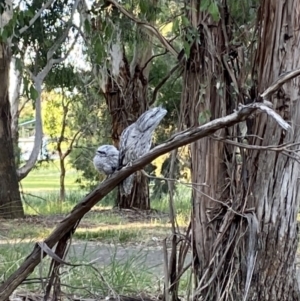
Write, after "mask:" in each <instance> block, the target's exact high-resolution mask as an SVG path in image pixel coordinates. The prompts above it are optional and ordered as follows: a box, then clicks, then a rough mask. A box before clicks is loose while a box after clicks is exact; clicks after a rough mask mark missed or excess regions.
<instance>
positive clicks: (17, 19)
mask: <svg viewBox="0 0 300 301" xmlns="http://www.w3.org/2000/svg"><path fill="white" fill-rule="evenodd" d="M54 2H55V1H54V0H48V1H47V2H46V3H43V2H42V1H39V0H36V1H33V2H32V3H30V5H29V4H28V3H26V5H25V8H24V9H21V8H20V6H16V7H15V8H14V9H13V8H12V6H11V5H10V6H7V5H5V4H6V2H1V11H0V13H1V15H5V14H7V11H8V9H9V11H10V17H9V18H7V16H5V18H6V21H5V22H1V43H4V44H6V46H5V48H3V51H4V49H6V50H5V52H6V53H5V56H4V55H3V58H4V57H5V62H6V67H5V68H3V79H4V78H6V77H7V76H8V74H9V73H8V72H9V71H8V70H9V65H10V61H11V59H10V57H11V54H14V55H16V67H17V69H18V70H21V69H22V66H25V65H26V63H24V62H22V61H21V59H20V57H21V58H22V59H24V60H25V59H29V60H30V59H33V61H34V63H32V65H31V67H30V66H28V65H27V66H25V70H26V72H27V75H29V78H30V79H31V80H32V83H33V84H32V83H30V81H29V80H28V77H24V82H23V85H24V88H25V92H27V95H28V97H30V98H31V99H33V101H34V106H35V108H36V110H35V119H36V120H35V142H34V148H33V150H32V153H31V155H30V157H29V160H28V161H27V162H26V163H25V165H24V166H21V167H20V168H19V169H18V170H17V180H21V179H23V178H24V177H25V176H26V175H27V174H28V173H29V172H30V170H31V169H32V168H33V167H34V165H35V163H36V160H37V158H38V154H39V152H40V148H41V144H42V138H43V130H42V120H41V99H40V96H41V91H42V83H43V81H44V79H45V77H46V76H47V74H48V73H49V71H50V70H51V68H52V67H53V65H55V64H59V63H61V62H63V61H64V59H65V58H66V57H67V56H68V54H69V52H70V50H71V49H72V45H71V47H70V48H69V49H66V48H63V46H62V43H63V42H64V41H65V40H66V38H67V37H68V35H69V30H70V28H71V27H72V25H73V16H74V13H75V11H76V8H77V5H78V2H79V0H77V1H75V3H73V2H70V3H60V2H57V1H56V2H55V3H54ZM7 3H8V4H11V3H10V1H9V2H7ZM53 3H54V5H53V7H51V9H48V7H50V5H51V4H53ZM19 5H21V4H20V3H19ZM8 7H9V8H8ZM58 12H60V17H58V16H57V13H58ZM51 13H52V15H51ZM55 14H56V15H55ZM66 14H67V15H70V17H69V19H68V21H67V22H65V21H64V20H63V19H64V16H65V15H66ZM51 16H52V17H53V16H54V17H53V19H51ZM35 22H39V24H38V26H36V25H35ZM42 28H43V29H46V28H47V30H48V31H47V30H44V31H43V33H45V34H47V40H46V41H47V42H46V43H44V44H43V46H41V44H40V43H39V42H40V41H39V39H40V38H42V39H44V38H45V37H44V36H43V35H41V29H42ZM55 29H59V32H55ZM53 30H54V32H53ZM29 31H30V32H29ZM50 40H55V42H54V43H52V42H51V44H49V41H50ZM75 40H76V39H75ZM43 41H44V42H45V40H43ZM47 43H48V45H45V44H47ZM4 44H3V45H4ZM32 50H37V51H36V53H35V55H33V52H30V51H32ZM26 54H27V55H26ZM29 65H30V64H29ZM3 66H4V65H3ZM3 82H6V83H7V82H8V80H5V81H3ZM18 86H19V85H17V87H18ZM3 91H4V92H5V91H8V90H7V88H5V89H4V90H3ZM18 94H19V93H18V91H17V93H16V95H12V98H11V100H12V104H13V108H12V112H13V114H14V120H13V123H12V120H11V112H10V113H9V114H8V115H7V117H6V118H8V119H7V121H8V122H7V123H6V124H7V125H9V126H12V128H13V129H15V126H16V117H15V116H16V114H15V113H16V108H17V105H18ZM8 108H9V110H10V106H8ZM3 120H4V119H3ZM10 136H12V133H11V131H9V132H7V135H6V137H3V139H4V140H5V143H4V142H3V145H6V143H7V146H8V147H7V148H6V149H7V150H8V152H11V150H13V149H12V148H11V147H10V146H9V144H10V143H11V142H9V140H10V139H11V137H10ZM13 137H14V139H15V141H16V137H17V136H16V135H15V132H14V135H13ZM12 156H13V153H12ZM3 159H5V160H7V162H6V163H3V164H2V168H3V170H2V171H1V173H2V174H11V176H10V177H9V179H10V180H9V181H8V182H10V183H8V182H7V181H6V182H7V183H4V182H5V181H4V178H3V187H2V188H3V189H2V190H3V191H7V192H6V193H11V194H12V195H15V196H14V198H15V199H17V201H16V202H18V203H19V205H21V202H20V201H18V200H19V199H20V197H17V195H19V192H17V191H14V192H11V190H12V189H14V190H15V189H17V190H18V183H15V184H12V182H14V181H15V177H14V176H13V173H14V172H12V171H11V172H8V169H11V168H12V165H11V163H10V161H9V157H8V155H7V156H6V157H5V158H3ZM1 181H2V180H1ZM7 185H9V186H10V188H5V187H6V186H7ZM1 203H3V206H4V204H5V203H7V205H8V206H7V207H10V206H9V204H10V203H11V199H10V198H9V197H7V198H5V197H4V198H1ZM19 205H18V207H19ZM11 210H12V209H11ZM19 211H20V210H19V208H17V210H16V212H19ZM16 214H17V213H9V214H8V212H6V213H5V215H6V216H7V217H13V216H15V215H16ZM19 216H23V212H21V213H20V214H19Z"/></svg>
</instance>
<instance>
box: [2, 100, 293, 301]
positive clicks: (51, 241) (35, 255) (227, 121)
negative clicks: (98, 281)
mask: <svg viewBox="0 0 300 301" xmlns="http://www.w3.org/2000/svg"><path fill="white" fill-rule="evenodd" d="M264 107H265V105H263V104H261V103H254V104H250V105H248V106H240V107H239V109H238V110H237V111H236V112H234V113H232V114H230V115H228V116H225V117H222V118H218V119H215V120H213V121H210V122H208V123H206V124H204V125H202V126H199V127H197V128H192V129H189V130H187V131H183V132H180V133H178V134H176V135H174V136H173V137H172V138H170V139H169V140H168V141H166V142H165V143H163V144H161V145H159V146H157V147H155V148H154V149H152V150H151V151H150V152H149V153H147V154H146V155H145V156H143V157H141V158H139V159H138V160H135V161H134V162H133V164H132V166H128V167H125V168H123V169H121V170H120V171H118V172H116V173H115V174H113V175H112V176H111V177H110V178H109V179H107V180H106V181H104V182H102V183H101V184H100V185H99V186H98V187H97V188H96V189H95V190H94V191H92V192H91V193H90V194H88V195H87V196H86V197H85V198H84V199H83V200H82V201H81V202H80V203H78V204H77V205H76V206H75V207H74V208H73V210H72V211H71V213H70V214H69V215H68V216H67V217H66V218H65V219H64V220H62V221H61V222H60V223H59V224H58V225H57V227H56V228H55V229H54V230H53V232H52V233H51V234H50V235H49V236H48V237H47V238H46V239H45V240H44V243H45V244H46V245H47V246H48V247H49V248H53V247H54V246H55V244H56V243H57V242H59V241H60V240H61V239H62V238H63V237H66V236H68V235H69V233H72V232H73V231H74V229H75V228H76V226H77V224H78V221H80V220H81V219H82V217H83V216H84V215H85V214H86V213H87V212H88V211H90V210H91V208H92V207H93V206H95V205H96V204H97V203H98V202H99V201H100V200H102V199H103V198H104V196H105V195H107V194H108V193H109V192H110V191H112V190H113V189H114V188H115V187H116V186H117V185H118V184H119V183H120V182H121V181H123V180H124V179H125V178H127V177H128V176H129V175H130V174H132V173H134V172H136V171H137V170H140V169H142V168H143V167H144V166H146V165H147V164H149V163H150V162H151V161H153V160H154V159H155V158H157V157H159V156H161V155H163V154H166V153H168V152H170V151H171V150H174V149H176V148H179V147H181V146H183V145H186V144H188V143H192V142H194V141H196V140H199V139H201V138H203V137H206V136H209V135H212V134H213V133H215V132H216V131H217V130H219V129H221V128H224V127H229V126H232V125H234V124H236V123H238V122H240V121H243V120H245V119H246V118H247V117H249V116H250V115H251V114H252V113H253V112H255V111H256V110H259V109H264ZM278 116H279V115H278ZM278 118H281V117H280V116H279V117H278ZM281 124H283V125H284V126H285V127H287V128H288V129H289V128H290V127H289V125H288V124H286V122H285V121H284V120H282V121H281ZM41 253H42V254H43V257H44V256H46V253H43V252H42V250H41V248H40V246H39V245H38V244H36V245H35V247H34V249H33V251H32V252H31V254H30V255H29V256H28V257H27V258H26V259H25V261H24V262H23V264H21V266H20V267H19V268H18V269H17V270H16V271H15V272H14V273H13V274H12V275H11V276H10V277H9V278H8V279H7V280H6V281H5V282H4V283H2V284H1V286H0V301H4V300H7V299H8V297H9V296H10V294H11V293H12V292H13V291H14V290H15V288H16V287H17V286H18V285H20V284H21V283H22V282H23V281H24V279H26V277H27V276H28V275H29V274H30V273H31V272H32V271H33V270H34V268H35V267H36V266H37V265H38V264H39V262H40V261H41V259H42V256H41Z"/></svg>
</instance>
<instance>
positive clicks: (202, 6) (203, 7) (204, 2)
mask: <svg viewBox="0 0 300 301" xmlns="http://www.w3.org/2000/svg"><path fill="white" fill-rule="evenodd" d="M210 4H211V0H202V1H201V3H200V11H206V10H207V9H208V7H209V5H210Z"/></svg>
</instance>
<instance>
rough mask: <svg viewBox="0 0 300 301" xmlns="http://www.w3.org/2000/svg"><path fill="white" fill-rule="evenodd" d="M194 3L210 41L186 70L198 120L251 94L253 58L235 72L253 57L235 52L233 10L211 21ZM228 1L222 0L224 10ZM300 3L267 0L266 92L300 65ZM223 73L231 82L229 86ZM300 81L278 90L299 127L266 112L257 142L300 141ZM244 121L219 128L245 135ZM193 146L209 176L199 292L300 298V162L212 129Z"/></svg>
mask: <svg viewBox="0 0 300 301" xmlns="http://www.w3.org/2000/svg"><path fill="white" fill-rule="evenodd" d="M187 4H188V5H189V6H190V7H192V9H190V10H189V11H188V12H187V16H188V18H189V20H190V22H191V24H193V25H194V27H197V26H198V25H199V24H201V25H200V26H198V27H197V28H198V33H199V39H200V41H201V43H199V44H198V43H194V44H193V45H192V46H191V51H190V58H189V59H188V60H187V62H186V66H185V73H184V85H183V86H184V91H183V94H182V110H181V111H182V112H183V114H184V118H183V119H184V120H186V123H187V126H188V127H189V126H196V125H198V123H199V122H200V121H201V118H199V117H201V114H203V112H205V111H206V110H208V111H209V112H210V113H211V117H212V118H213V119H214V118H218V117H222V116H224V115H226V113H227V112H229V111H231V110H232V109H234V108H235V107H236V106H237V104H238V103H239V102H242V103H243V102H244V99H243V96H242V94H243V86H242V85H241V83H243V80H242V79H243V78H244V79H245V77H244V76H245V75H244V74H243V72H244V71H243V69H245V68H246V65H245V66H243V65H240V66H239V70H241V71H240V73H239V72H236V73H233V72H232V71H233V67H232V66H233V64H234V63H236V64H242V62H243V61H242V60H241V59H239V60H237V61H236V62H234V60H233V59H231V60H230V61H229V60H227V59H226V57H229V51H230V48H229V47H228V45H229V44H230V43H229V41H230V39H229V37H230V35H231V33H230V28H231V26H230V24H228V23H226V22H230V20H229V19H228V18H227V19H226V18H223V19H222V20H220V22H218V23H215V24H213V22H212V20H209V23H206V20H207V16H205V14H203V13H202V12H200V11H198V10H199V7H198V6H197V5H196V4H195V2H194V1H187ZM193 5H194V6H193ZM226 9H227V8H226V1H222V6H221V7H220V13H221V16H225V15H226ZM299 11H300V4H299V2H297V1H295V0H292V1H277V2H276V1H271V0H262V1H261V8H260V10H259V12H260V13H259V15H258V23H259V35H260V37H259V42H258V47H257V52H256V59H255V62H254V66H253V68H252V69H253V70H255V73H254V74H253V82H254V89H253V91H258V92H259V93H262V92H263V90H264V89H265V88H266V87H268V86H269V85H270V84H271V83H273V82H274V81H275V80H276V79H278V77H279V76H280V74H282V73H284V72H286V71H290V70H292V69H296V68H299V67H300V46H299V45H300V43H299V41H300V33H299V30H297V29H299V27H300V19H299ZM208 24H209V25H210V26H208ZM212 24H213V26H212ZM248 59H249V60H250V58H248ZM230 64H231V65H230ZM236 70H237V69H235V71H236ZM219 83H222V84H223V85H224V86H223V87H221V89H219V88H218V87H220V85H219ZM299 86H300V79H299V78H297V79H294V80H292V81H290V82H289V83H288V84H285V85H283V87H282V88H281V89H280V90H279V91H278V92H277V94H276V95H274V97H271V98H270V99H269V100H270V101H271V102H272V103H273V104H274V107H275V108H276V109H277V110H278V112H279V113H280V114H281V116H283V117H284V118H285V119H286V120H291V123H292V125H293V133H291V134H286V133H285V132H284V131H283V130H282V129H281V128H279V127H278V125H277V124H276V123H274V122H273V121H271V122H270V119H269V118H268V117H267V116H266V115H264V114H262V115H260V116H259V118H257V119H253V118H252V119H248V120H247V127H248V129H247V131H248V133H249V132H251V134H254V135H256V137H262V138H263V139H258V138H248V141H249V143H250V144H254V145H263V146H266V145H278V144H281V143H286V142H292V143H293V142H300V132H299V129H298V126H297V123H298V120H299V119H300V105H299V103H300V102H299V101H297V100H299V93H298V92H299ZM233 87H234V90H233ZM220 90H221V92H222V93H221V94H220V93H219V92H220ZM236 91H238V93H237V94H236V96H234V95H235V94H234V93H233V92H236ZM250 94H251V93H250ZM254 94H255V93H254ZM256 97H258V95H257V94H256V95H254V97H253V99H254V98H256ZM186 104H188V105H186ZM251 124H252V125H251ZM243 131H244V130H243V128H242V126H239V127H233V128H231V129H229V128H227V129H222V130H220V131H219V132H218V136H221V137H223V136H224V135H228V136H240V135H241V134H242V132H243ZM191 155H192V182H196V183H205V184H206V185H207V186H205V187H198V186H196V187H194V189H193V220H192V226H193V254H194V258H195V260H194V271H195V273H196V276H197V277H196V278H197V282H196V287H197V289H196V291H195V295H194V297H197V298H203V299H204V300H232V299H236V300H262V301H265V300H268V301H269V300H274V301H276V300H300V297H299V289H298V284H297V281H296V278H295V262H294V261H295V254H296V249H297V242H298V239H297V220H296V217H297V212H298V206H299V200H298V199H299V198H298V178H299V176H300V175H299V173H300V169H299V165H298V163H297V162H296V161H293V160H292V159H291V158H289V157H285V156H283V155H281V154H279V153H276V154H275V153H271V152H270V151H268V152H261V151H259V150H247V151H245V150H241V149H238V148H237V147H234V146H230V145H225V144H224V143H222V142H221V143H218V142H216V141H213V140H212V139H211V138H205V139H202V140H199V141H197V142H195V143H193V144H192V145H191ZM220 202H221V204H220ZM222 203H223V204H222ZM227 206H228V207H227ZM228 208H230V209H228Z"/></svg>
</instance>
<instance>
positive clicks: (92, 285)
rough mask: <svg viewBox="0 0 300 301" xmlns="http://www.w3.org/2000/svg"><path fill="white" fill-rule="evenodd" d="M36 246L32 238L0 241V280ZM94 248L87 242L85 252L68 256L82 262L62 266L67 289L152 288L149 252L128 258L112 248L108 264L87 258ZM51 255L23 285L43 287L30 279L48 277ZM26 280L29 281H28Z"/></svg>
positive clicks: (122, 291) (88, 293) (129, 290)
mask: <svg viewBox="0 0 300 301" xmlns="http://www.w3.org/2000/svg"><path fill="white" fill-rule="evenodd" d="M32 248H33V242H26V243H24V242H19V243H17V244H16V243H7V244H0V283H1V282H2V281H5V280H6V279H7V278H8V277H9V276H10V275H11V274H12V273H13V272H14V271H15V270H16V269H17V268H18V267H19V266H20V265H21V264H22V262H23V261H24V259H25V258H26V257H27V255H28V253H29V252H30V251H31V250H32ZM90 256H91V252H89V249H88V247H87V245H86V246H85V248H84V252H83V254H82V256H81V257H80V258H79V257H77V256H76V255H72V256H69V257H68V258H67V261H68V262H70V263H73V264H82V266H78V267H76V268H74V267H67V266H64V267H62V268H61V271H63V273H62V275H61V285H62V288H63V290H64V292H66V293H70V294H74V293H76V294H79V295H80V296H81V297H88V296H91V294H95V295H96V296H107V295H110V294H111V293H117V294H131V293H132V292H135V293H138V292H149V293H150V292H151V290H152V285H153V280H154V276H153V275H152V274H151V273H150V271H149V270H148V269H147V267H146V265H145V261H146V255H144V254H139V253H137V254H135V255H131V256H129V257H127V258H126V259H122V260H120V259H118V258H117V257H116V249H114V248H111V257H110V260H109V262H110V263H109V264H105V265H102V264H101V263H99V262H98V263H96V262H95V263H92V262H88V260H85V258H89V257H90ZM49 265H50V259H49V258H48V257H47V258H45V259H43V261H42V263H41V264H40V268H37V269H35V270H34V271H33V273H32V274H31V275H30V277H29V279H27V280H26V281H25V284H23V285H22V288H24V289H26V290H30V291H36V290H39V289H40V288H41V284H40V283H36V281H35V282H34V283H31V284H28V283H30V282H31V281H30V279H35V280H36V279H40V278H41V277H47V275H48V270H49ZM26 283H27V284H26Z"/></svg>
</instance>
